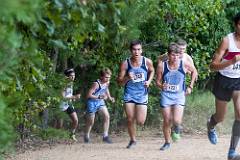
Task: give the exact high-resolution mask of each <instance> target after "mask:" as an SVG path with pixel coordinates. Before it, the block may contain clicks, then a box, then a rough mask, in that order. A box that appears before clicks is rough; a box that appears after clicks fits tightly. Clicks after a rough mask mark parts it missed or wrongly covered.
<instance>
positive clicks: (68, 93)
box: [60, 68, 80, 141]
mask: <svg viewBox="0 0 240 160" xmlns="http://www.w3.org/2000/svg"><path fill="white" fill-rule="evenodd" d="M64 74H65V76H66V78H67V80H68V84H67V85H66V86H65V88H64V89H63V91H62V97H63V101H62V102H61V104H60V109H61V110H62V111H64V112H66V113H67V114H68V115H69V117H70V118H71V120H72V131H71V135H70V136H71V138H72V139H73V140H74V141H77V139H76V136H75V132H76V129H77V126H78V116H77V113H76V111H75V109H74V106H73V105H72V101H75V100H77V99H79V98H80V94H76V95H73V81H74V79H75V71H74V69H73V68H70V69H66V70H65V71H64Z"/></svg>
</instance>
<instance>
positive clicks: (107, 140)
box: [103, 136, 112, 144]
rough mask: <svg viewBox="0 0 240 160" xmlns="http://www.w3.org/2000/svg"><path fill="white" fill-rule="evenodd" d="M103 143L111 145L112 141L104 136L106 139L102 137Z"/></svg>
mask: <svg viewBox="0 0 240 160" xmlns="http://www.w3.org/2000/svg"><path fill="white" fill-rule="evenodd" d="M103 142H105V143H108V144H111V143H112V140H111V139H110V138H109V137H108V136H106V137H103Z"/></svg>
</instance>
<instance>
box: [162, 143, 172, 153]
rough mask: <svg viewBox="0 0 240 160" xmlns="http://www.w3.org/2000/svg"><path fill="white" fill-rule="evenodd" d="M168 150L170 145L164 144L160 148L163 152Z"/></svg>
mask: <svg viewBox="0 0 240 160" xmlns="http://www.w3.org/2000/svg"><path fill="white" fill-rule="evenodd" d="M169 148H170V143H164V144H163V146H162V147H161V148H160V150H161V151H165V150H167V149H169Z"/></svg>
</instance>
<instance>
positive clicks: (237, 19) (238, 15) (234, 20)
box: [233, 12, 240, 24]
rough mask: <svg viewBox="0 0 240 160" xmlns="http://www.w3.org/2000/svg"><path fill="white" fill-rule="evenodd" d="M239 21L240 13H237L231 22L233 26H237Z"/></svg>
mask: <svg viewBox="0 0 240 160" xmlns="http://www.w3.org/2000/svg"><path fill="white" fill-rule="evenodd" d="M239 20H240V12H238V13H237V14H236V15H235V16H234V17H233V22H234V23H235V24H237V23H238V21H239Z"/></svg>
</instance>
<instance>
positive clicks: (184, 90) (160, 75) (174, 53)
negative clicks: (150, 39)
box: [156, 43, 197, 150]
mask: <svg viewBox="0 0 240 160" xmlns="http://www.w3.org/2000/svg"><path fill="white" fill-rule="evenodd" d="M195 72H196V69H195V68H194V67H193V65H192V64H191V63H190V62H189V61H186V62H185V61H183V60H182V59H181V58H180V48H179V46H178V45H177V44H176V43H171V44H170V45H169V48H168V60H167V61H161V62H159V63H158V66H157V73H156V74H157V82H156V83H157V86H158V87H159V88H160V89H161V90H162V91H161V95H160V106H161V111H162V116H163V134H164V138H165V143H164V144H163V146H162V147H161V148H160V150H166V149H168V148H169V147H170V137H171V133H172V138H173V140H174V141H175V140H178V139H179V138H180V129H181V123H182V116H183V111H184V106H185V95H187V94H190V93H191V91H192V88H193V85H194V81H195V79H196V76H197V74H196V73H195ZM186 73H190V74H191V82H190V84H189V86H188V87H185V75H186ZM171 127H172V129H171Z"/></svg>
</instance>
